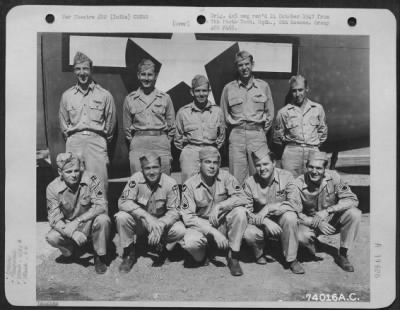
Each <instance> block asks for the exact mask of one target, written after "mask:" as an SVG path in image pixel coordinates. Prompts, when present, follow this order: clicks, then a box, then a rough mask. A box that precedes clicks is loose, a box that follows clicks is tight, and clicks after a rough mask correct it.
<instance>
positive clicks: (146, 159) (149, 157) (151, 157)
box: [139, 152, 161, 166]
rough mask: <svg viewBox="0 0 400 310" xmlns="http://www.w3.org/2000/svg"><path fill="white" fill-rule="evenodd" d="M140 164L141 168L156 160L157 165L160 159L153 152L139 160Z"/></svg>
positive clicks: (147, 153)
mask: <svg viewBox="0 0 400 310" xmlns="http://www.w3.org/2000/svg"><path fill="white" fill-rule="evenodd" d="M139 160H140V164H141V165H142V166H143V165H145V164H146V162H149V163H150V162H153V161H155V160H158V162H159V163H161V158H160V155H158V154H157V153H155V152H146V153H144V154H143V155H142V156H140V158H139Z"/></svg>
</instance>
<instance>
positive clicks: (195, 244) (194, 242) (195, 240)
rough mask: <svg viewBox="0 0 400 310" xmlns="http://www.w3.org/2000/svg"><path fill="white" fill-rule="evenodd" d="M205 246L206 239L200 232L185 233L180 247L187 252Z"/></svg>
mask: <svg viewBox="0 0 400 310" xmlns="http://www.w3.org/2000/svg"><path fill="white" fill-rule="evenodd" d="M205 246H207V238H206V237H205V236H204V235H203V234H202V233H200V232H196V233H193V232H190V231H189V233H188V232H187V231H186V234H185V235H184V238H183V244H182V247H183V248H184V249H185V250H187V251H189V252H190V251H193V250H197V249H200V248H203V247H205Z"/></svg>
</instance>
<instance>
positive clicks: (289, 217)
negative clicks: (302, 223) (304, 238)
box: [280, 211, 298, 226]
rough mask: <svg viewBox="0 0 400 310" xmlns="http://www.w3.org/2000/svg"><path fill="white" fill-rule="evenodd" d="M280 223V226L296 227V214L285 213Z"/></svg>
mask: <svg viewBox="0 0 400 310" xmlns="http://www.w3.org/2000/svg"><path fill="white" fill-rule="evenodd" d="M280 222H281V224H282V225H288V226H296V225H297V224H298V217H297V214H296V212H292V211H287V212H285V213H283V214H282V216H281V220H280Z"/></svg>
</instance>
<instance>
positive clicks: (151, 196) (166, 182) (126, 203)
mask: <svg viewBox="0 0 400 310" xmlns="http://www.w3.org/2000/svg"><path fill="white" fill-rule="evenodd" d="M179 205H180V197H179V188H178V184H177V183H176V181H175V180H174V179H173V178H171V177H169V176H167V175H166V174H164V173H162V174H161V178H160V180H159V182H158V184H157V185H156V187H155V189H154V190H151V188H150V187H149V186H148V185H147V182H146V179H145V178H144V176H143V173H142V172H136V173H134V174H133V175H132V176H131V177H130V179H129V181H128V183H127V184H126V186H125V188H124V190H123V192H122V195H121V197H120V198H119V200H118V208H119V210H121V211H125V212H127V213H130V214H132V215H133V214H134V213H135V210H137V209H139V208H141V209H143V210H145V211H146V212H148V213H149V214H151V215H153V216H154V217H156V218H159V219H160V220H161V221H163V222H164V223H165V224H166V225H167V226H168V227H169V226H172V224H174V223H175V222H176V221H177V220H178V219H179V214H178V208H179Z"/></svg>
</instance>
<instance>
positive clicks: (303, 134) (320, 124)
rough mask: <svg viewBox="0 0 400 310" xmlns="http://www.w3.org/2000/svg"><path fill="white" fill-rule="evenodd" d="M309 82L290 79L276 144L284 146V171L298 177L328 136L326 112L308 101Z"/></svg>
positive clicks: (276, 126) (279, 118)
mask: <svg viewBox="0 0 400 310" xmlns="http://www.w3.org/2000/svg"><path fill="white" fill-rule="evenodd" d="M307 92H308V83H307V80H306V79H305V78H304V77H303V76H301V75H296V76H292V77H291V78H290V80H289V103H288V104H287V105H285V106H284V107H283V108H282V109H280V110H279V111H278V114H277V116H276V125H275V128H274V134H273V141H274V142H275V143H276V144H278V145H282V146H283V147H284V150H283V155H282V162H281V164H282V168H283V169H285V170H288V171H290V172H291V173H293V175H294V177H295V178H297V177H298V176H299V175H301V174H303V173H304V172H305V171H306V161H307V159H308V156H309V154H310V152H313V151H316V150H319V147H320V146H321V144H322V143H324V142H325V140H326V139H327V137H328V127H327V125H326V117H325V111H324V108H323V107H322V105H320V104H319V103H316V102H313V101H311V100H310V99H309V98H307Z"/></svg>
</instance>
